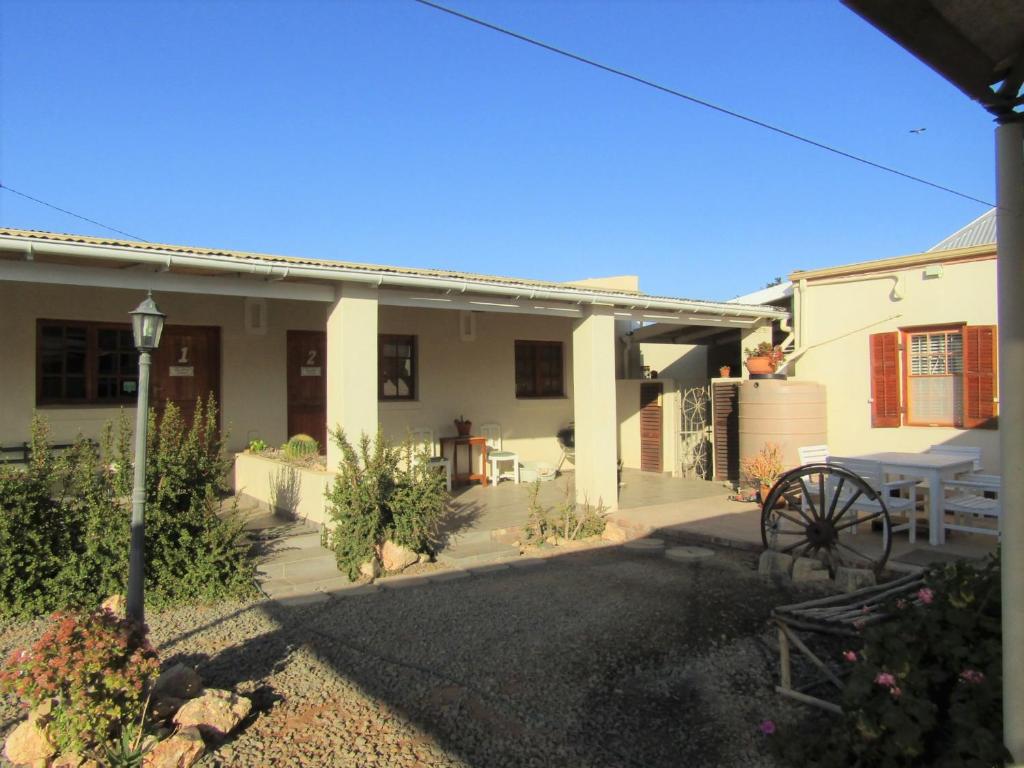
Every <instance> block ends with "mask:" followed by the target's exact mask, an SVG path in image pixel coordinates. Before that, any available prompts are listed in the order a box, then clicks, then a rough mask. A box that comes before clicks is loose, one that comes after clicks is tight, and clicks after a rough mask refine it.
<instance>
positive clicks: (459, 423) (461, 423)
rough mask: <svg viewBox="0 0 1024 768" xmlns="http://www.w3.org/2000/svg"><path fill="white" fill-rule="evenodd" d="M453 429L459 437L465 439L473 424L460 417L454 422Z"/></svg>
mask: <svg viewBox="0 0 1024 768" xmlns="http://www.w3.org/2000/svg"><path fill="white" fill-rule="evenodd" d="M455 429H456V431H457V432H458V434H459V437H467V436H468V435H469V434H470V433H471V432H472V430H473V422H472V421H468V420H466V419H464V418H462V417H461V416H460V417H459V418H457V419H456V420H455Z"/></svg>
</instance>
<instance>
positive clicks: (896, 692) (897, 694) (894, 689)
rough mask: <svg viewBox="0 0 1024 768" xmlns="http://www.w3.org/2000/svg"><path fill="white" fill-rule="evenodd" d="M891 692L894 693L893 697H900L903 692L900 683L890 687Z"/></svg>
mask: <svg viewBox="0 0 1024 768" xmlns="http://www.w3.org/2000/svg"><path fill="white" fill-rule="evenodd" d="M889 693H890V694H892V697H893V698H894V699H898V698H899V697H900V696H901V695H902V694H903V691H902V689H900V687H899V686H898V685H894V686H893V687H892V688H890V689H889Z"/></svg>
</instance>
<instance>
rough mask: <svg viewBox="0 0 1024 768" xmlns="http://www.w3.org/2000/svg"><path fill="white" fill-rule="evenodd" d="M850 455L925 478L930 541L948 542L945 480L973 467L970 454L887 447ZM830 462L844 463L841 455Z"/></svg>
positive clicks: (897, 472) (904, 474)
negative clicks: (894, 449)
mask: <svg viewBox="0 0 1024 768" xmlns="http://www.w3.org/2000/svg"><path fill="white" fill-rule="evenodd" d="M848 458H851V459H862V460H866V461H877V462H878V463H879V464H881V465H882V472H883V473H884V474H886V475H900V476H901V477H912V478H917V479H919V480H922V481H924V483H925V484H926V485H927V487H928V543H929V544H931V545H932V546H940V545H942V544H945V543H946V531H945V529H944V527H943V525H942V514H943V512H942V495H943V494H942V481H943V480H952V479H953V478H954V477H956V476H957V475H959V474H961V473H964V472H970V471H971V470H973V469H974V460H973V459H972V458H971V457H969V456H968V457H961V456H955V455H950V454H944V453H902V452H900V451H884V452H881V453H867V454H863V455H861V456H849V457H848ZM829 461H830V462H835V463H837V464H842V462H843V457H842V456H831V457H829Z"/></svg>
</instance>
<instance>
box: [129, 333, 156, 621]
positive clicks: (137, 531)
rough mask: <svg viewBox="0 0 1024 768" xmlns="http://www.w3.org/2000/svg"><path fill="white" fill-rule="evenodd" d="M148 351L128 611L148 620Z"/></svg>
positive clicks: (142, 373) (142, 365)
mask: <svg viewBox="0 0 1024 768" xmlns="http://www.w3.org/2000/svg"><path fill="white" fill-rule="evenodd" d="M150 362H151V356H150V353H149V352H140V353H139V394H138V398H139V401H138V407H137V408H136V409H135V486H134V488H133V490H132V527H131V545H130V546H131V549H130V550H129V555H128V596H127V599H126V600H125V612H126V614H127V616H128V618H129V619H132V620H133V621H137V622H138V623H140V624H143V623H145V621H146V615H145V599H144V596H143V589H144V585H145V581H146V523H145V519H146V518H145V514H146V432H147V428H148V427H149V368H150Z"/></svg>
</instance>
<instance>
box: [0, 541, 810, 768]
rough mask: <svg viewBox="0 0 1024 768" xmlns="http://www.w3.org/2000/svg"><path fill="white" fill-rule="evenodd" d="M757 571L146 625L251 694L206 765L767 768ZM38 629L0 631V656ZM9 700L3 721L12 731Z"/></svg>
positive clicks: (650, 564)
mask: <svg viewBox="0 0 1024 768" xmlns="http://www.w3.org/2000/svg"><path fill="white" fill-rule="evenodd" d="M792 597H793V596H792V594H789V593H786V592H784V591H783V590H781V589H780V588H779V587H777V586H776V585H774V584H773V583H772V582H770V581H768V580H765V579H762V578H760V577H758V576H757V574H756V571H755V561H754V558H753V556H751V555H746V554H743V553H737V552H730V551H718V552H717V553H716V556H715V557H713V558H710V559H708V560H704V561H701V562H696V563H677V562H673V561H670V560H668V559H666V558H664V557H663V556H661V555H651V554H643V553H639V554H638V553H631V552H628V551H626V550H623V549H621V548H602V549H594V550H587V551H579V552H573V553H570V554H566V555H563V556H558V557H552V558H549V559H548V560H547V563H546V564H545V565H542V566H539V567H535V568H529V569H519V568H516V569H507V570H501V571H496V572H493V573H488V574H485V575H479V576H473V577H471V578H466V579H461V580H457V581H450V582H443V583H432V584H427V585H422V586H418V587H411V588H407V589H403V590H400V591H381V592H378V593H375V594H368V595H362V596H351V597H346V598H344V599H335V600H331V601H330V602H327V603H322V604H316V605H311V606H305V607H292V608H289V607H283V606H280V605H278V604H276V603H272V602H269V601H261V602H255V603H249V604H244V605H239V604H229V605H221V606H217V607H214V608H199V609H195V608H192V609H188V610H179V611H172V612H166V613H164V614H162V615H158V616H151V617H150V626H151V629H152V632H153V639H154V641H155V642H156V643H157V645H158V646H159V647H160V649H161V656H162V657H163V659H164V660H171V659H177V660H182V661H185V662H188V663H192V664H196V665H198V667H199V671H200V673H201V674H202V675H203V678H204V680H205V681H206V683H207V684H208V685H210V686H216V687H234V688H238V689H239V690H241V691H243V692H245V693H248V694H249V695H251V696H253V698H254V700H255V703H256V709H257V714H256V715H255V716H254V717H253V718H251V720H250V721H249V722H248V723H247V725H246V726H245V729H244V731H242V732H241V733H240V734H239V735H238V736H236V737H235V738H234V739H233V740H232V741H231V742H229V743H228V744H225V745H223V746H222V747H221V748H220V749H219V750H218V751H217V752H216V753H214V754H212V755H210V756H208V757H206V758H204V759H203V762H202V763H201V765H204V766H210V765H225V766H262V765H267V766H321V765H322V766H420V765H425V766H473V767H474V768H484V767H485V766H486V767H488V768H489V767H490V766H545V767H546V766H638V767H640V766H643V767H644V768H654V767H655V766H673V767H674V766H688V767H690V768H699V767H700V766H715V767H716V768H727V767H728V766H744V767H745V768H748V767H756V766H766V767H768V766H773V765H774V764H773V763H772V762H771V760H770V759H769V758H768V756H767V750H766V748H765V745H764V743H763V739H764V738H765V737H764V736H762V735H761V734H760V733H759V732H758V731H757V724H758V723H759V722H760V721H761V720H762V719H764V718H765V717H778V716H779V715H784V710H786V705H784V704H782V703H781V702H780V700H779V698H778V697H777V696H775V694H774V693H773V692H772V689H771V685H772V677H771V674H772V671H773V670H774V665H775V658H774V656H773V654H772V651H771V650H770V649H769V647H768V645H767V643H766V639H767V638H768V637H769V635H768V634H767V633H766V631H765V628H766V619H767V616H768V612H769V610H770V608H771V606H772V605H775V604H779V603H782V602H787V601H791V599H792ZM33 631H38V625H35V627H24V626H23V627H20V628H17V629H16V630H12V629H11V628H8V629H7V630H6V631H4V632H2V633H0V645H2V646H3V648H0V650H2V651H6V650H7V649H8V648H10V647H11V646H12V645H13V644H14V643H15V642H16V641H17V642H24V640H25V639H27V638H28V636H29V635H30V634H31V633H32V632H33ZM12 711H13V710H12V707H11V706H10V702H5V703H4V706H3V710H2V711H0V724H2V725H3V728H2V729H0V730H4V731H6V730H8V729H9V727H10V718H11V714H12Z"/></svg>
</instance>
